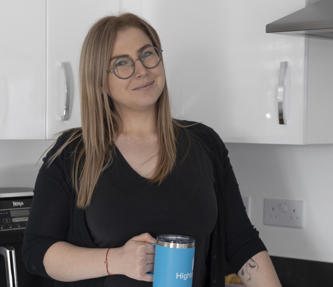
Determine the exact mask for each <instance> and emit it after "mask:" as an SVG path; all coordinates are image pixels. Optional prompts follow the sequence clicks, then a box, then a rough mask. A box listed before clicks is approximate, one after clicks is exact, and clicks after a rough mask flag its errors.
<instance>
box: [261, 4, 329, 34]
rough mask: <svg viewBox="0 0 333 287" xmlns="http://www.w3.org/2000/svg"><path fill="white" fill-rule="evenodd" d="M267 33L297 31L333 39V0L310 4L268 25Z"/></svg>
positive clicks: (297, 32)
mask: <svg viewBox="0 0 333 287" xmlns="http://www.w3.org/2000/svg"><path fill="white" fill-rule="evenodd" d="M266 32H267V33H281V32H288V33H296V34H306V35H312V36H316V37H323V38H332V39H333V0H321V1H319V2H316V3H313V4H309V5H308V6H306V7H305V8H303V9H301V10H298V11H296V12H295V13H293V14H290V15H288V16H286V17H283V18H281V19H279V20H276V21H274V22H272V23H270V24H268V25H266Z"/></svg>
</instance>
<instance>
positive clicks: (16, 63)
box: [0, 0, 119, 139]
mask: <svg viewBox="0 0 333 287" xmlns="http://www.w3.org/2000/svg"><path fill="white" fill-rule="evenodd" d="M118 9H119V1H118V0H111V1H110V0H99V1H94V0H72V1H65V0H57V1H54V0H47V1H46V0H34V1H25V0H14V1H13V0H12V1H9V0H6V1H1V2H0V35H1V37H0V139H46V138H47V139H52V138H56V137H57V133H58V132H60V131H62V130H65V129H68V128H71V127H75V126H80V125H81V124H80V99H79V84H78V83H79V75H78V69H79V59H80V53H81V46H82V43H83V40H84V37H85V36H86V34H87V33H88V30H89V28H90V27H91V26H92V25H93V23H95V22H96V21H97V20H98V19H99V18H102V17H103V16H107V15H111V14H117V13H118ZM67 93H70V94H71V100H70V101H69V103H70V105H69V107H70V109H69V113H68V114H67V119H65V120H64V108H65V101H66V95H67Z"/></svg>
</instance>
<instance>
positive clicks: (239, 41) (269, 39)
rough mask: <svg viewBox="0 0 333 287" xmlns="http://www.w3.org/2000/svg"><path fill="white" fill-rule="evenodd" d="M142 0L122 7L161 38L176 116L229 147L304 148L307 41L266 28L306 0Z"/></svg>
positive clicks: (125, 3) (302, 5)
mask: <svg viewBox="0 0 333 287" xmlns="http://www.w3.org/2000/svg"><path fill="white" fill-rule="evenodd" d="M139 2H140V3H138V1H137V0H135V1H130V0H127V1H122V3H123V4H122V7H121V9H122V10H123V11H133V12H136V13H138V12H139V13H140V14H141V15H142V16H143V17H144V18H146V19H147V20H148V21H149V22H150V23H151V24H152V25H153V26H154V27H155V28H156V29H157V31H158V33H159V35H160V37H161V41H162V45H163V50H164V61H165V68H166V74H167V83H168V88H169V92H170V99H171V106H172V113H173V116H174V117H176V118H184V119H189V120H197V121H202V122H204V123H206V124H208V125H210V126H212V127H214V128H215V129H216V130H217V131H219V133H220V134H221V136H222V137H223V139H224V140H225V141H226V142H246V143H302V140H303V129H304V128H303V125H304V104H305V103H304V102H305V101H304V73H305V43H306V41H305V38H304V36H288V35H277V34H267V33H265V26H266V24H267V23H270V22H272V21H273V20H275V19H278V18H280V17H282V16H284V15H287V14H290V13H291V12H293V11H296V10H298V9H300V8H303V7H304V6H305V0H293V1H289V0H280V1H275V0H254V1H235V0H224V1H220V0H212V1H208V2H207V1H206V2H205V1H191V0H184V1H172V0H171V1H154V0H150V1H148V0H144V1H139ZM279 95H284V98H283V101H281V104H280V108H281V114H283V118H284V123H285V124H280V123H279V114H278V112H279V110H278V107H279V105H278V103H279V100H278V96H279Z"/></svg>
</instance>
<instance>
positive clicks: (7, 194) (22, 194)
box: [0, 191, 34, 198]
mask: <svg viewBox="0 0 333 287" xmlns="http://www.w3.org/2000/svg"><path fill="white" fill-rule="evenodd" d="M33 195H34V192H33V191H25V192H5V193H0V198H10V197H25V196H33Z"/></svg>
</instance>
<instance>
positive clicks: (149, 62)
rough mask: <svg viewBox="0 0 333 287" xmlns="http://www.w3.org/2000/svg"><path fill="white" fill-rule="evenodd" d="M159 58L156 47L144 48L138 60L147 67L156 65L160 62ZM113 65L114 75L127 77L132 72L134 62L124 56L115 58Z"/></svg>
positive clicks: (150, 67)
mask: <svg viewBox="0 0 333 287" xmlns="http://www.w3.org/2000/svg"><path fill="white" fill-rule="evenodd" d="M160 58H161V57H160V52H159V50H158V49H157V48H156V47H147V48H145V49H144V50H143V51H142V52H141V54H140V56H139V60H140V61H141V63H142V64H143V66H144V67H145V68H147V69H152V68H154V67H156V66H157V65H158V64H159V62H160ZM113 67H114V73H115V74H116V76H118V77H119V78H129V77H130V76H131V75H132V74H133V73H134V69H135V64H134V61H133V60H132V59H131V58H130V57H127V56H124V57H119V58H117V60H116V61H115V62H114V65H113Z"/></svg>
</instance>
